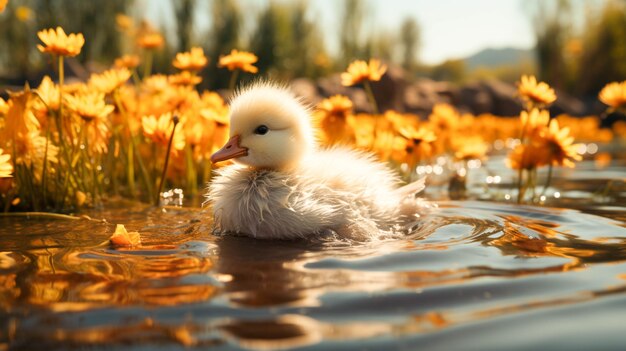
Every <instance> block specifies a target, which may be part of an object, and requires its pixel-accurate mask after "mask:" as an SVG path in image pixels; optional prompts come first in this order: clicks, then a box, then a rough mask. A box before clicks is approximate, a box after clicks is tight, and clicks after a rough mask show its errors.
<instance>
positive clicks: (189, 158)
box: [185, 145, 198, 195]
mask: <svg viewBox="0 0 626 351" xmlns="http://www.w3.org/2000/svg"><path fill="white" fill-rule="evenodd" d="M185 161H186V163H187V191H189V193H190V194H191V195H195V194H196V193H197V192H198V173H197V171H196V166H195V164H194V162H193V161H194V160H193V149H192V147H191V145H186V146H185Z"/></svg>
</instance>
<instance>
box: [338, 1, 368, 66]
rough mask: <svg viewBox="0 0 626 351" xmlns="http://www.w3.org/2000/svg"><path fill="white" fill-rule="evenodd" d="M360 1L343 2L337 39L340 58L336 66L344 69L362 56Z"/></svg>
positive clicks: (363, 13) (362, 6) (362, 9)
mask: <svg viewBox="0 0 626 351" xmlns="http://www.w3.org/2000/svg"><path fill="white" fill-rule="evenodd" d="M364 3H365V2H364V1H361V0H345V1H344V9H343V16H342V20H341V24H342V25H341V30H340V31H341V34H340V37H339V45H340V52H341V53H340V55H341V56H340V58H339V60H338V62H337V63H338V64H339V65H340V67H341V69H345V67H347V66H348V64H349V63H350V62H352V61H354V60H355V59H358V58H362V59H364V58H366V57H362V56H363V54H364V52H363V51H364V50H363V46H364V44H363V41H362V37H361V36H362V35H363V28H362V27H363V20H364V18H365V7H364V6H365V5H364Z"/></svg>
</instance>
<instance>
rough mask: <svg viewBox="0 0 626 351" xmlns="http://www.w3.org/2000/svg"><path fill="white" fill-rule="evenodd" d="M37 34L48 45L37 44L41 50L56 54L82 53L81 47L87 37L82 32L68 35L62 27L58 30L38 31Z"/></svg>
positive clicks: (74, 54) (73, 54) (70, 54)
mask: <svg viewBox="0 0 626 351" xmlns="http://www.w3.org/2000/svg"><path fill="white" fill-rule="evenodd" d="M37 36H38V37H39V39H41V41H42V42H43V43H44V44H45V45H46V46H42V45H37V48H38V49H39V51H41V52H49V53H51V54H54V55H60V56H76V55H78V54H80V49H81V48H82V47H83V45H84V44H85V38H84V37H83V35H82V34H81V33H78V34H73V33H72V34H70V35H67V34H65V31H64V30H63V28H61V27H57V28H56V30H54V29H52V28H51V29H48V30H45V29H44V30H42V31H40V32H38V33H37Z"/></svg>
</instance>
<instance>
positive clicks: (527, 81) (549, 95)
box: [517, 75, 556, 108]
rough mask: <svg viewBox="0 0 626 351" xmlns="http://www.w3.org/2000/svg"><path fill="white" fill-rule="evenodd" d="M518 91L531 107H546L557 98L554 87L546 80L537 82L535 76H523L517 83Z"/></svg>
mask: <svg viewBox="0 0 626 351" xmlns="http://www.w3.org/2000/svg"><path fill="white" fill-rule="evenodd" d="M517 92H518V93H519V95H520V97H521V98H522V100H524V102H526V104H527V105H528V106H529V107H531V108H532V107H545V106H547V105H550V104H551V103H553V102H554V100H556V94H555V93H554V89H552V88H550V86H549V85H548V84H546V83H544V82H539V83H538V82H537V78H535V76H526V75H524V76H522V79H521V81H520V82H519V83H517Z"/></svg>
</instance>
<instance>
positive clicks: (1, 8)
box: [0, 0, 9, 13]
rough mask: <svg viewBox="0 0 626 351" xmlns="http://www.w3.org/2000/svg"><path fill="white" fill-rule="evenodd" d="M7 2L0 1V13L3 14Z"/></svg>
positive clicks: (7, 0)
mask: <svg viewBox="0 0 626 351" xmlns="http://www.w3.org/2000/svg"><path fill="white" fill-rule="evenodd" d="M8 2H9V0H0V13H2V12H4V9H5V8H6V7H7V3H8Z"/></svg>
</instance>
